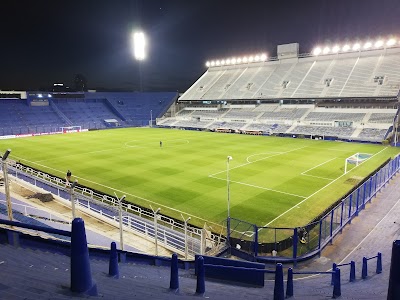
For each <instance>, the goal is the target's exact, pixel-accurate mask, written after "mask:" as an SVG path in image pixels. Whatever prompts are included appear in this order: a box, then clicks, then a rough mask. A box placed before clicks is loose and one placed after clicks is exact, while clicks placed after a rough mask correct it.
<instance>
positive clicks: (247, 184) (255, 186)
mask: <svg viewBox="0 0 400 300" xmlns="http://www.w3.org/2000/svg"><path fill="white" fill-rule="evenodd" d="M210 177H211V178H214V179H218V180H223V181H226V179H225V178H218V177H214V176H210ZM229 182H233V183H237V184H242V185H246V186H250V187H253V188H257V189H262V190H267V191H272V192H275V193H280V194H285V195H290V196H294V197H298V198H303V199H304V198H306V197H304V196H300V195H296V194H291V193H287V192H282V191H278V190H274V189H270V188H266V187H262V186H258V185H254V184H250V183H245V182H240V181H234V180H229Z"/></svg>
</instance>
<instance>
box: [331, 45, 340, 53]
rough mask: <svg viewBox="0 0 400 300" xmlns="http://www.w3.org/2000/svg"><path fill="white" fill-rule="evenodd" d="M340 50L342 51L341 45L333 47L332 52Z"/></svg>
mask: <svg viewBox="0 0 400 300" xmlns="http://www.w3.org/2000/svg"><path fill="white" fill-rule="evenodd" d="M339 51H340V47H339V45H335V46H333V48H332V53H338V52H339Z"/></svg>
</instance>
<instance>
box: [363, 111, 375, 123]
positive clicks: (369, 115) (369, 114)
mask: <svg viewBox="0 0 400 300" xmlns="http://www.w3.org/2000/svg"><path fill="white" fill-rule="evenodd" d="M371 115H372V113H371V112H367V113H366V114H365V117H364V118H363V119H362V121H361V122H362V123H364V124H366V123H368V120H369V118H370V117H371Z"/></svg>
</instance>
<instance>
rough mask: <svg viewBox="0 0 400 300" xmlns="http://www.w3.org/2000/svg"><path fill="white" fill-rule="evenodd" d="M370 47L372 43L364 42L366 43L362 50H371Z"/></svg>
mask: <svg viewBox="0 0 400 300" xmlns="http://www.w3.org/2000/svg"><path fill="white" fill-rule="evenodd" d="M371 47H372V43H371V42H366V43H365V44H364V46H363V49H365V50H367V49H369V48H371Z"/></svg>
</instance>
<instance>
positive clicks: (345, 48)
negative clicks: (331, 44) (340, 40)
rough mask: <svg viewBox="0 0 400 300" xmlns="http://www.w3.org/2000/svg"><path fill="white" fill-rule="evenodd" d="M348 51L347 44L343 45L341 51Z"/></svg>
mask: <svg viewBox="0 0 400 300" xmlns="http://www.w3.org/2000/svg"><path fill="white" fill-rule="evenodd" d="M349 50H350V46H349V45H347V44H346V45H344V46H343V48H342V51H343V52H347V51H349Z"/></svg>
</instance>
